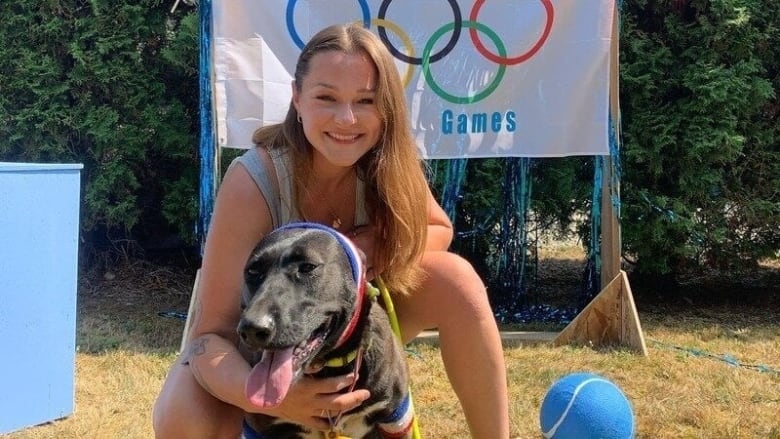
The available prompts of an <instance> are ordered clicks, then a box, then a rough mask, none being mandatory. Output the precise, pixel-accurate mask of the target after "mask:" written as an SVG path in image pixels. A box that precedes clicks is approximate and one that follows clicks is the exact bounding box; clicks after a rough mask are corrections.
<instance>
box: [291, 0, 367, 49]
mask: <svg viewBox="0 0 780 439" xmlns="http://www.w3.org/2000/svg"><path fill="white" fill-rule="evenodd" d="M297 2H298V0H289V1H288V2H287V12H286V14H285V15H286V19H287V32H289V33H290V38H292V40H293V42H294V43H295V45H296V46H298V49H301V50H303V46H305V45H306V43H304V42H303V40H302V39H301V37H300V36H299V35H298V31H297V30H295V20H294V17H293V15H294V12H295V4H296V3H297ZM358 4H360V10H361V12H362V13H363V27H365V28H366V29H370V28H371V11H370V10H369V9H368V3H367V2H366V0H358Z"/></svg>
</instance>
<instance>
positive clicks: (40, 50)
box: [0, 0, 780, 275]
mask: <svg viewBox="0 0 780 439" xmlns="http://www.w3.org/2000/svg"><path fill="white" fill-rule="evenodd" d="M171 4H172V2H170V1H164V2H163V1H152V0H138V1H133V2H130V1H124V0H116V1H105V0H93V1H76V0H60V1H57V2H50V1H42V0H37V1H34V0H16V1H6V2H0V17H2V19H3V26H1V27H0V60H2V61H0V122H1V123H0V160H4V161H36V162H46V161H58V162H79V163H84V165H85V167H84V172H83V177H84V178H83V193H84V196H83V200H84V201H83V206H82V223H81V227H82V232H83V238H84V242H85V243H86V244H87V246H88V250H89V249H95V250H110V252H113V253H123V252H127V251H128V250H132V249H134V248H140V249H145V248H150V247H152V246H154V245H159V244H160V243H161V242H162V241H164V240H165V239H166V238H171V237H173V238H175V240H178V241H179V242H188V243H192V241H193V229H194V224H195V218H196V215H197V191H198V184H199V183H198V157H197V135H198V126H197V123H198V114H197V111H198V105H197V96H198V89H197V87H198V85H197V84H198V82H197V65H198V60H197V52H198V51H197V45H198V38H197V31H198V29H197V16H196V11H195V10H194V8H191V7H187V6H185V5H184V4H182V5H180V6H179V8H178V10H177V11H176V12H175V13H174V14H171V13H170V10H169V9H170V7H171ZM778 28H780V3H778V2H774V1H769V0H764V1H757V0H706V1H705V0H655V1H649V0H625V1H622V2H621V53H620V56H621V58H620V60H621V108H622V134H623V137H622V139H621V140H622V149H621V164H622V206H621V211H622V227H623V243H624V251H625V254H626V257H627V258H628V259H629V260H631V261H633V262H634V263H636V264H637V270H638V271H639V272H642V273H649V274H670V275H674V274H677V273H681V272H684V271H686V270H689V269H691V268H695V267H714V268H718V269H733V268H744V267H745V266H751V265H755V263H756V261H757V260H758V259H760V258H762V257H767V256H772V255H775V254H776V253H777V251H778V249H780V227H778V224H780V199H779V198H780V196H779V195H778V194H779V193H780V189H779V188H780V157H778V155H779V154H780V146H778V143H779V142H780V140H779V139H780V136H779V133H778V130H780V128H779V126H780V124H778V120H777V119H778V114H779V113H780V102H778V97H777V96H778V94H777V91H778V89H779V88H780V53H779V51H780V44H778V42H779V41H780V31H779V30H778ZM439 166H441V165H436V167H437V169H439V168H438V167H439ZM503 166H504V164H502V163H501V162H500V161H495V160H494V161H490V160H480V161H476V160H475V161H472V162H470V163H469V166H468V169H467V171H466V191H465V193H464V195H463V197H462V198H460V199H459V200H458V201H459V203H458V205H457V210H458V219H457V225H458V228H459V230H460V231H465V232H468V231H470V230H477V229H479V228H482V230H486V231H491V230H495V229H494V227H493V226H494V225H495V224H498V223H499V221H500V218H499V216H500V215H499V214H498V213H501V212H503V203H504V202H505V200H504V199H503V190H502V184H503V180H502V179H501V178H500V177H497V176H499V175H501V172H502V170H503ZM439 170H440V169H439ZM531 174H532V175H531V181H530V184H531V187H532V199H531V207H532V209H533V212H534V213H535V214H534V215H535V216H534V218H533V220H534V221H535V224H542V225H544V226H545V227H558V228H561V229H565V228H566V227H568V226H569V225H570V223H571V222H572V221H573V218H575V214H576V213H578V212H579V213H581V212H587V211H588V209H589V206H590V187H589V185H590V184H591V183H592V176H593V169H592V159H591V158H568V159H549V160H535V161H534V162H533V165H532V169H531ZM436 175H437V177H438V178H439V180H441V178H442V176H443V172H437V174H436ZM587 234H588V228H587V226H586V227H583V228H582V235H583V237H584V238H586V239H585V241H586V242H587V237H588V236H587ZM128 243H130V244H128ZM134 243H135V244H138V245H135V244H134ZM458 246H459V251H462V252H464V253H466V254H469V255H471V256H473V257H472V260H476V261H479V262H478V263H477V265H478V266H480V269H481V270H483V271H484V272H486V273H487V272H490V271H491V270H492V268H491V266H492V265H495V256H491V252H495V248H496V244H495V239H492V238H490V237H489V236H485V235H482V236H481V237H480V236H477V235H476V234H475V235H473V236H470V237H469V238H467V239H463V241H462V242H460V243H459V244H458ZM87 253H90V252H89V251H88V252H87ZM491 264H492V265H491Z"/></svg>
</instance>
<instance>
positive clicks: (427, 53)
mask: <svg viewBox="0 0 780 439" xmlns="http://www.w3.org/2000/svg"><path fill="white" fill-rule="evenodd" d="M462 23H463V24H462V27H469V28H474V29H477V30H479V31H481V32H483V33H485V34H486V35H487V36H488V37H489V38H490V39H491V40H493V43H494V44H495V45H496V49H498V54H499V55H501V56H502V57H505V56H506V48H505V47H504V43H503V42H502V41H501V39H500V38H499V37H498V35H497V34H496V33H495V32H493V30H491V29H490V28H489V27H487V26H486V25H484V24H482V23H478V22H476V21H471V20H463V22H462ZM454 28H455V23H454V22H453V23H448V24H445V25H444V26H442V27H440V28H439V29H438V30H436V32H434V33H433V35H431V38H430V39H429V40H428V42H427V43H426V44H425V50H423V54H422V70H423V74H424V75H425V82H426V83H428V85H429V86H430V87H431V89H432V90H433V91H434V92H435V93H436V94H437V95H439V97H440V98H442V99H444V100H445V101H448V102H451V103H453V104H473V103H475V102H479V101H481V100H482V99H485V98H486V97H488V96H489V95H490V94H491V93H493V92H494V91H495V90H496V88H498V85H499V84H500V83H501V80H502V79H503V78H504V72H506V66H505V65H503V64H499V66H498V73H497V74H496V77H495V78H493V81H492V82H491V83H490V84H489V85H488V86H487V88H486V89H484V90H482V91H481V92H479V93H477V94H475V95H473V96H455V95H451V94H449V93H447V92H446V91H444V89H442V88H441V87H439V84H437V83H436V81H435V80H434V79H433V75H432V74H431V63H430V57H431V52H432V51H433V45H434V44H436V41H438V40H439V38H441V36H442V35H444V33H445V32H448V31H451V30H453V29H454Z"/></svg>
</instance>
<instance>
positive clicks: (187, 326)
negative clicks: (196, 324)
mask: <svg viewBox="0 0 780 439" xmlns="http://www.w3.org/2000/svg"><path fill="white" fill-rule="evenodd" d="M199 281H200V270H198V271H196V272H195V282H193V283H192V294H191V295H190V307H189V308H187V320H185V321H184V330H183V331H182V332H181V345H179V352H184V348H185V347H187V343H189V341H190V330H191V326H192V319H193V312H194V311H195V308H196V307H197V306H198V300H200V297H199V294H198V293H199V291H200V290H199V289H198V286H199V285H198V284H199Z"/></svg>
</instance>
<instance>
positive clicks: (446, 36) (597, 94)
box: [213, 0, 616, 158]
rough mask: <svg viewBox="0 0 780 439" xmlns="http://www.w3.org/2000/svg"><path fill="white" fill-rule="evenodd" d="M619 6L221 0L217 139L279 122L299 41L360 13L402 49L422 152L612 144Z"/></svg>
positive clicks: (509, 0)
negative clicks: (616, 9) (613, 43)
mask: <svg viewBox="0 0 780 439" xmlns="http://www.w3.org/2000/svg"><path fill="white" fill-rule="evenodd" d="M614 7H615V4H614V0H489V1H485V0H476V1H474V0H448V1H445V0H396V1H388V0H385V1H379V0H297V1H296V0H214V1H213V20H214V21H213V26H214V28H213V35H214V40H213V47H214V53H213V68H214V78H213V80H214V106H215V112H216V114H215V119H216V130H217V139H218V145H219V146H220V147H235V148H248V147H250V146H252V145H251V135H252V132H253V131H254V130H255V129H256V128H257V127H259V126H261V125H263V124H268V123H274V122H279V121H281V120H282V119H283V118H284V115H285V114H286V112H287V108H288V106H289V101H290V96H291V91H290V87H291V85H290V83H291V81H292V72H293V70H294V67H295V60H296V58H297V56H298V53H299V52H300V47H301V46H302V44H304V43H305V42H306V41H308V39H309V38H310V36H311V35H313V34H314V33H316V31H318V30H319V29H321V28H323V27H325V26H327V25H329V24H334V23H347V22H355V21H359V22H363V23H365V24H368V25H369V26H370V28H371V29H372V31H374V32H375V33H377V34H380V35H381V33H380V29H384V30H385V31H384V33H385V35H386V36H385V44H386V45H388V47H390V48H392V49H394V50H395V51H396V52H397V55H396V65H397V66H398V69H399V73H401V75H402V77H403V78H404V81H405V83H406V94H407V99H408V102H409V110H410V114H409V117H410V118H411V122H412V127H413V129H414V134H415V136H416V139H417V144H418V147H419V149H420V152H421V154H422V155H423V156H425V157H427V158H457V157H508V156H524V157H557V156H567V155H608V154H609V117H610V116H609V81H610V69H611V68H612V67H614V68H616V66H610V53H609V52H610V46H611V39H612V38H613V36H612V35H611V32H612V20H613V13H614ZM458 24H459V26H458ZM456 28H459V29H460V31H459V34H458V32H456ZM472 31H473V33H474V34H475V36H476V38H474V36H472V35H471V33H472ZM456 37H457V38H456ZM480 45H481V46H482V47H481V48H480ZM426 46H427V52H426ZM500 46H503V49H502V48H501V47H500ZM502 55H503V56H502Z"/></svg>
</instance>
